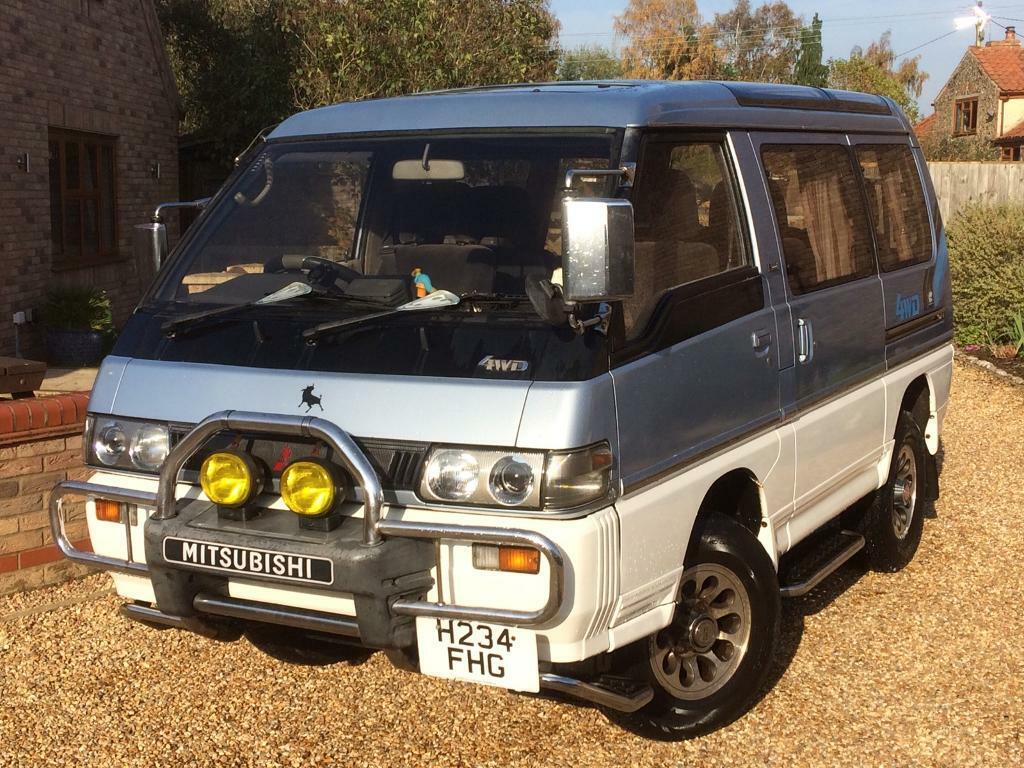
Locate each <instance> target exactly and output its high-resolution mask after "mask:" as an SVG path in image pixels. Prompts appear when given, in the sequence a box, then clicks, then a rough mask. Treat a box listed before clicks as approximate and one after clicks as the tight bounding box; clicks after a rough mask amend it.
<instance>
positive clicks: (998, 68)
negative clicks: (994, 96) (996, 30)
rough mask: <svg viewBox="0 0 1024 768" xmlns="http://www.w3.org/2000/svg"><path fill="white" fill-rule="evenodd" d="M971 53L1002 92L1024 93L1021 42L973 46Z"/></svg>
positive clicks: (1023, 66)
mask: <svg viewBox="0 0 1024 768" xmlns="http://www.w3.org/2000/svg"><path fill="white" fill-rule="evenodd" d="M970 51H971V53H972V54H974V57H975V58H976V59H977V60H978V63H979V64H981V67H982V69H984V70H985V72H986V73H987V74H988V76H989V77H991V78H992V82H994V83H995V84H996V86H997V87H998V88H999V90H1000V91H1009V92H1011V93H1024V48H1021V46H1020V43H1019V42H1016V41H1015V42H1002V41H1000V42H997V43H993V44H989V45H986V46H985V47H984V48H979V47H978V46H972V47H971V48H970Z"/></svg>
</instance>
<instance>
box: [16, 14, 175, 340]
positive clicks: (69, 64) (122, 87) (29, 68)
mask: <svg viewBox="0 0 1024 768" xmlns="http://www.w3.org/2000/svg"><path fill="white" fill-rule="evenodd" d="M0 106H2V110H3V115H2V118H0V273H2V274H3V276H4V279H3V280H2V281H0V355H9V354H11V353H12V351H13V349H14V341H13V338H14V329H13V326H12V324H11V315H12V313H13V312H15V311H18V310H25V309H39V308H40V307H41V306H42V304H43V299H44V297H45V294H46V290H47V288H48V287H49V286H51V285H55V284H61V285H64V284H74V285H87V286H96V287H99V288H103V289H105V290H106V291H107V292H108V293H109V294H110V296H111V298H112V300H113V304H114V315H115V322H117V323H118V324H120V323H121V322H123V321H124V319H126V318H127V316H128V315H129V314H130V312H131V310H132V308H133V307H134V305H135V304H136V303H137V301H138V299H139V297H140V296H141V293H142V291H143V289H144V287H145V285H146V284H147V283H148V281H149V279H150V278H151V276H152V267H151V266H150V265H149V264H136V263H135V261H134V259H133V257H132V226H133V225H135V224H139V223H143V222H145V221H148V220H149V216H150V215H151V214H152V210H153V208H154V206H155V205H156V204H157V203H159V202H163V201H167V200H176V199H177V195H178V192H177V189H178V178H177V177H178V171H177V133H178V130H177V129H178V119H179V105H178V97H177V93H176V90H175V87H174V81H173V76H172V75H171V73H170V70H169V67H168V65H167V60H166V56H165V53H164V50H163V46H162V42H161V37H160V30H159V24H158V22H157V18H156V13H155V11H154V9H153V0H3V2H2V4H0ZM51 127H53V128H64V129H71V130H77V131H87V132H92V133H100V134H105V135H108V136H115V137H117V147H116V153H117V174H116V175H117V190H116V199H117V229H118V232H117V241H118V253H117V258H116V260H114V261H111V262H109V263H106V264H103V265H100V266H91V267H76V268H74V269H69V270H68V269H61V270H57V271H55V270H54V269H53V268H52V254H51V239H50V195H49V171H48V155H49V145H48V130H49V128H51ZM23 153H28V155H29V160H30V163H29V172H27V173H26V172H24V171H22V170H20V169H19V168H18V165H17V161H18V157H19V156H21V155H22V154H23ZM156 162H159V163H160V169H161V173H160V178H159V179H157V178H154V175H153V173H152V172H151V167H152V166H153V164H154V163H156ZM172 235H173V233H172ZM22 349H23V352H24V353H25V354H26V355H28V356H41V354H42V351H43V333H42V328H41V324H40V323H39V322H38V321H37V322H34V323H31V324H29V325H28V326H25V328H24V330H23V333H22Z"/></svg>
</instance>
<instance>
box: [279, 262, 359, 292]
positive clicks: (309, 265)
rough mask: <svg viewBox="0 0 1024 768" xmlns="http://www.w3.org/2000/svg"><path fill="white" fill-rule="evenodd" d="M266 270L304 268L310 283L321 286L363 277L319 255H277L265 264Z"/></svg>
mask: <svg viewBox="0 0 1024 768" xmlns="http://www.w3.org/2000/svg"><path fill="white" fill-rule="evenodd" d="M263 270H264V271H265V272H288V271H290V270H302V271H304V272H306V273H307V275H306V279H307V280H308V281H309V284H310V285H318V286H321V287H325V288H327V287H330V286H333V285H334V284H335V283H336V282H337V281H339V280H341V281H342V282H344V283H351V282H352V281H353V280H355V279H356V278H359V277H362V275H360V274H359V273H358V272H356V271H355V270H354V269H352V268H350V267H346V266H345V265H344V264H338V263H337V262H336V261H331V260H330V259H322V258H320V257H319V256H294V255H287V256H277V257H274V258H272V259H270V260H269V261H267V262H266V263H265V264H264V265H263Z"/></svg>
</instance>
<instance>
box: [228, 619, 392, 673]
mask: <svg viewBox="0 0 1024 768" xmlns="http://www.w3.org/2000/svg"><path fill="white" fill-rule="evenodd" d="M245 638H246V640H248V641H249V642H250V643H252V644H253V645H254V646H256V648H258V649H259V650H261V651H263V653H265V654H267V655H268V656H270V657H271V658H274V659H277V660H278V661H281V662H284V663H285V664H297V665H299V666H305V667H326V666H328V665H330V664H339V663H341V662H348V663H349V664H362V663H363V662H364V661H366V660H367V659H369V658H370V656H371V655H372V654H373V651H372V650H370V649H367V648H362V647H360V646H357V645H351V644H349V643H343V642H339V641H338V640H335V639H333V638H329V637H324V636H321V635H316V634H313V633H309V632H305V631H303V630H300V629H292V628H290V627H278V626H275V625H273V624H265V625H264V624H259V625H252V626H250V627H248V628H247V629H246V630H245Z"/></svg>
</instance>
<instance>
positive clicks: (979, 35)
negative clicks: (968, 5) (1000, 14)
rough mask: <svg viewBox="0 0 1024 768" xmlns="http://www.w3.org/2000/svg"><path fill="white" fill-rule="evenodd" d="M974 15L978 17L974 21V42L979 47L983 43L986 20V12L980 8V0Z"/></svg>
mask: <svg viewBox="0 0 1024 768" xmlns="http://www.w3.org/2000/svg"><path fill="white" fill-rule="evenodd" d="M974 15H975V16H977V17H978V20H977V21H975V22H974V44H975V45H976V46H978V47H979V48H980V47H981V46H982V45H984V44H985V22H986V21H988V14H986V13H985V11H983V10H982V8H981V0H978V6H977V10H975V11H974Z"/></svg>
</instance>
